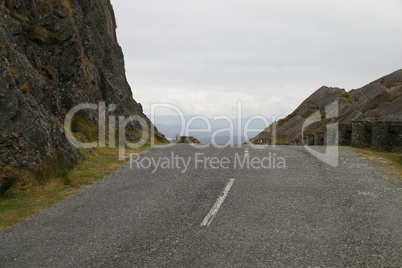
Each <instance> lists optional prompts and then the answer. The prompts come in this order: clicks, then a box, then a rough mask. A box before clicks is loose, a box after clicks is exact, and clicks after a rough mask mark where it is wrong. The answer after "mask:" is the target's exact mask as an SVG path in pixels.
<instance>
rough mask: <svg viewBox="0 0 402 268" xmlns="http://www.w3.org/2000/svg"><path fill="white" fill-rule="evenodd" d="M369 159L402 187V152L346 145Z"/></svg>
mask: <svg viewBox="0 0 402 268" xmlns="http://www.w3.org/2000/svg"><path fill="white" fill-rule="evenodd" d="M344 148H346V149H348V150H350V151H352V152H355V153H357V154H358V155H360V156H362V157H364V158H366V159H368V160H369V161H370V162H371V163H372V164H373V165H374V166H376V167H378V168H380V169H382V170H384V171H385V172H386V173H387V174H388V175H389V176H390V177H391V179H392V181H393V182H394V183H395V184H396V185H397V186H398V187H402V153H401V152H381V151H377V150H373V149H362V148H355V147H344Z"/></svg>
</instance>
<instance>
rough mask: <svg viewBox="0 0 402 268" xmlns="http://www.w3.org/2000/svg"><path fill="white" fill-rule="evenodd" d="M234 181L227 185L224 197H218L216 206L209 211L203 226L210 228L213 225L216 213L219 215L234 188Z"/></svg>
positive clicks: (223, 193)
mask: <svg viewBox="0 0 402 268" xmlns="http://www.w3.org/2000/svg"><path fill="white" fill-rule="evenodd" d="M234 181H235V179H231V180H230V181H229V183H228V185H226V187H225V189H224V190H223V192H222V195H221V196H219V197H218V200H216V203H215V205H214V206H213V207H212V209H211V210H210V211H209V213H208V215H207V216H206V217H205V219H204V220H203V221H202V223H201V226H209V225H210V224H211V222H212V220H213V219H214V217H215V215H216V213H218V210H219V208H220V207H221V205H222V203H223V201H225V199H226V197H227V196H228V194H229V191H230V188H232V186H233V183H234Z"/></svg>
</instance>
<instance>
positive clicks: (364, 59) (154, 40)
mask: <svg viewBox="0 0 402 268" xmlns="http://www.w3.org/2000/svg"><path fill="white" fill-rule="evenodd" d="M112 4H113V6H114V9H115V13H116V19H117V25H118V28H117V32H118V39H119V43H120V45H121V46H122V48H123V52H124V55H125V62H126V71H127V78H128V80H129V83H130V85H131V87H132V91H133V94H134V99H135V100H136V101H138V102H140V103H142V105H143V107H144V112H145V113H147V114H149V107H150V105H151V103H171V104H174V105H176V106H178V107H180V108H181V109H182V110H183V112H184V113H185V114H189V115H205V116H208V117H214V116H218V115H229V116H231V117H236V112H237V108H236V107H237V102H238V101H241V102H242V106H243V116H252V115H263V116H266V117H271V116H277V117H279V116H282V115H287V114H289V113H291V112H292V111H293V110H294V109H295V108H296V107H297V106H298V105H299V104H300V103H301V102H302V101H303V100H304V99H306V98H307V97H308V96H309V95H310V94H312V93H313V92H314V91H315V90H316V89H318V88H319V87H321V86H322V85H326V86H333V87H340V88H345V89H347V90H350V89H354V88H359V87H361V86H363V85H365V84H367V83H369V82H371V81H373V80H376V79H377V78H380V77H381V76H383V75H386V74H388V73H391V72H393V71H396V70H397V69H401V68H402V34H401V32H402V16H401V12H402V0H383V1H378V0H375V1H372V0H366V1H362V0H349V1H344V0H337V1H333V0H325V1H324V0H303V1H300V0H247V1H246V0H202V1H201V0H169V1H167V0H133V1H128V0H112ZM163 113H168V111H162V110H159V114H163Z"/></svg>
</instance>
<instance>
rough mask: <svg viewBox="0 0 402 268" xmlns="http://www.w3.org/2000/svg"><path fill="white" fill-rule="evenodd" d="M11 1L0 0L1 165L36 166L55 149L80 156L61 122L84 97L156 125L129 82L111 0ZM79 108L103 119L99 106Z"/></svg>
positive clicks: (67, 159) (67, 158)
mask: <svg viewBox="0 0 402 268" xmlns="http://www.w3.org/2000/svg"><path fill="white" fill-rule="evenodd" d="M10 3H11V4H7V6H6V4H5V3H4V1H2V2H0V40H1V41H0V166H5V165H13V166H16V167H21V168H28V169H32V168H34V167H35V166H36V165H37V164H39V163H40V162H41V161H43V160H44V159H45V158H46V157H48V156H55V155H57V156H58V157H59V158H60V159H61V160H62V161H63V163H64V164H65V165H66V166H68V167H71V166H74V165H75V164H77V163H78V162H79V161H80V160H81V159H82V158H83V155H82V154H81V153H80V152H79V151H78V149H76V148H75V147H73V146H72V145H71V144H70V143H69V142H68V140H67V138H66V136H65V133H64V130H63V122H64V119H65V118H64V117H65V113H66V112H67V111H69V110H70V109H71V108H73V107H74V106H76V105H78V104H80V103H87V102H88V103H99V102H105V103H106V105H109V104H114V105H116V107H117V109H116V112H115V113H114V115H116V116H125V117H129V116H131V115H138V116H140V117H142V118H143V119H144V120H145V121H146V122H147V124H148V126H147V127H146V129H143V130H144V131H151V130H153V129H155V128H154V126H153V125H152V124H151V122H150V120H149V119H148V118H147V117H146V116H145V115H144V114H143V112H142V106H141V105H140V104H138V103H137V102H136V101H135V100H134V99H133V97H132V93H131V88H130V86H129V85H128V83H127V80H126V76H125V69H124V57H123V53H122V50H121V48H120V46H119V44H118V42H117V39H116V32H115V29H116V22H115V18H114V13H113V8H112V5H111V4H110V1H109V0H96V1H95V0H90V1H88V0H85V1H84V0H70V1H67V2H66V3H69V4H68V5H66V3H64V5H63V3H62V1H47V2H46V3H44V2H38V1H34V0H14V1H10ZM80 116H82V117H83V118H84V119H85V120H87V121H88V122H89V123H92V124H97V123H98V121H99V119H98V113H97V111H85V112H83V113H82V114H80ZM128 128H129V130H131V131H132V132H135V131H138V130H140V129H141V128H142V127H141V126H140V125H139V124H131V125H130V126H128ZM155 132H156V137H157V139H159V140H161V141H166V140H165V139H164V137H163V136H162V135H161V134H159V132H158V131H157V130H156V129H155ZM14 136H16V137H17V139H15V138H14ZM131 137H132V138H133V139H134V140H136V139H137V140H138V138H137V137H136V136H135V135H131Z"/></svg>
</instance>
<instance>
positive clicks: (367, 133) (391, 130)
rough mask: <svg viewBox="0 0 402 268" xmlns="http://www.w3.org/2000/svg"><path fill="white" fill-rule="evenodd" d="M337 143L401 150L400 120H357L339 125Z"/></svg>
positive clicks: (385, 149)
mask: <svg viewBox="0 0 402 268" xmlns="http://www.w3.org/2000/svg"><path fill="white" fill-rule="evenodd" d="M349 142H350V143H349ZM339 144H340V145H345V146H348V145H352V146H355V147H362V148H369V147H371V148H374V149H378V150H382V151H392V150H399V151H400V150H402V122H399V121H376V122H370V121H357V122H353V123H352V124H350V125H339Z"/></svg>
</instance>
